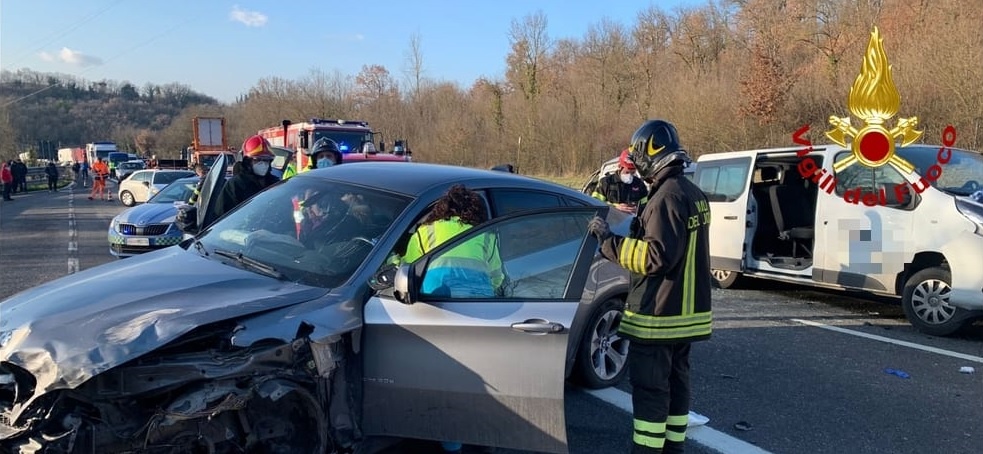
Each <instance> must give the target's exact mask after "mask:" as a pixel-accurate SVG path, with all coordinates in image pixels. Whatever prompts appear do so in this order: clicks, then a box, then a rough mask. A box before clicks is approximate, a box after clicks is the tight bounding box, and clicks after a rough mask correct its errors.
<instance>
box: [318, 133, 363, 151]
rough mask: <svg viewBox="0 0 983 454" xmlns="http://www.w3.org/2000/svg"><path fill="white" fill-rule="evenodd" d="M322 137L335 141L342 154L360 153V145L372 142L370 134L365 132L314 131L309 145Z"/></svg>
mask: <svg viewBox="0 0 983 454" xmlns="http://www.w3.org/2000/svg"><path fill="white" fill-rule="evenodd" d="M322 137H327V138H329V139H331V140H333V141H335V143H337V144H338V148H339V150H341V152H342V153H343V154H344V153H360V152H361V151H362V149H361V148H360V147H361V146H362V143H363V142H371V141H372V134H371V133H367V132H358V131H324V130H318V131H314V140H312V141H311V143H316V142H317V140H318V139H320V138H322Z"/></svg>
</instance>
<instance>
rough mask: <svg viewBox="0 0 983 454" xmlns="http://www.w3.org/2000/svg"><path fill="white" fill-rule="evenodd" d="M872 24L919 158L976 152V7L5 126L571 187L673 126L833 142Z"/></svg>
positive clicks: (580, 44) (414, 52) (880, 12)
mask: <svg viewBox="0 0 983 454" xmlns="http://www.w3.org/2000/svg"><path fill="white" fill-rule="evenodd" d="M874 26H877V27H878V28H879V30H880V34H881V36H882V38H883V44H884V49H885V51H886V52H887V57H888V59H889V62H890V64H891V65H892V67H893V80H894V83H895V84H896V85H897V88H898V91H899V92H900V94H901V108H900V110H899V112H898V117H910V116H917V117H918V120H919V124H920V129H922V130H923V131H925V133H924V135H923V136H922V141H923V142H925V143H939V140H940V139H939V137H940V135H941V132H942V129H943V128H944V127H945V125H947V124H952V125H954V126H955V127H956V130H957V131H958V138H957V146H959V147H963V148H970V149H975V150H979V149H983V131H981V125H983V8H980V4H979V1H978V0H932V1H928V0H725V1H712V2H708V3H707V4H706V5H705V6H702V7H698V8H689V9H681V10H673V11H667V10H663V9H660V8H658V7H651V8H648V9H645V10H642V11H639V13H638V16H637V19H636V20H635V22H634V23H629V24H622V23H614V22H611V21H607V20H599V21H598V22H597V23H596V24H595V25H594V26H593V27H592V28H591V29H590V30H589V31H588V32H587V33H586V34H585V35H584V36H583V37H580V38H579V39H554V38H552V37H551V36H550V35H549V33H548V30H549V18H548V17H546V16H544V15H543V14H541V13H536V14H531V15H529V16H526V17H523V18H517V19H515V20H514V21H513V24H512V26H511V29H510V30H508V31H507V32H508V39H509V41H510V44H511V52H510V53H509V54H508V55H505V56H501V57H495V56H490V58H503V59H504V60H505V62H506V65H507V69H506V71H505V73H504V74H503V75H501V77H500V78H497V79H493V80H478V81H475V82H474V84H472V85H471V86H468V87H460V86H458V85H456V84H453V83H449V82H444V81H442V80H441V79H440V75H439V74H431V73H430V72H429V71H428V69H427V60H426V42H425V40H424V39H423V38H421V37H419V36H417V37H414V38H413V39H411V41H410V43H409V45H408V49H407V51H406V64H405V66H404V67H402V68H385V67H382V66H378V65H366V66H364V67H363V69H362V71H361V72H360V73H358V74H356V75H348V74H341V73H337V72H335V73H326V72H324V71H321V70H318V69H312V70H310V72H309V74H308V75H307V76H306V77H303V78H300V79H297V80H289V79H284V78H277V77H273V78H267V79H262V80H259V81H257V83H256V84H255V85H254V86H253V87H252V88H251V89H250V90H249V93H248V94H246V95H244V96H243V97H242V99H240V100H238V101H237V102H235V103H233V104H231V105H220V104H217V103H214V102H213V100H211V99H210V98H208V97H207V96H204V95H199V94H196V93H193V92H191V91H190V90H187V91H184V92H183V95H177V94H175V93H174V92H166V93H168V95H165V91H164V87H159V88H160V89H161V92H159V96H160V97H157V96H158V94H153V96H154V97H148V96H147V95H148V94H151V93H145V92H146V91H145V90H144V91H140V90H136V88H135V87H131V88H132V89H133V90H129V89H128V90H126V92H127V93H128V95H127V96H128V98H126V99H124V97H123V96H122V91H123V88H122V87H119V88H118V89H117V90H116V91H117V92H119V96H116V97H114V98H111V99H107V98H99V97H94V96H92V95H78V96H80V97H76V98H70V97H68V95H67V94H69V93H73V92H72V91H71V90H70V89H68V90H67V91H65V93H66V95H65V96H64V97H60V98H59V100H58V102H49V103H47V104H52V105H54V106H57V109H54V110H53V112H52V113H47V110H45V109H52V107H51V106H50V105H49V106H48V107H44V108H42V107H41V106H37V105H33V104H31V103H32V101H30V100H24V101H20V102H17V103H15V104H12V105H10V106H8V107H7V113H8V115H9V118H10V119H11V123H12V125H13V127H14V129H15V131H16V134H17V135H18V137H21V138H22V140H21V141H22V142H29V141H30V140H29V138H30V137H33V136H32V134H39V133H41V132H43V131H40V130H38V129H34V130H31V129H30V126H31V125H34V126H35V127H36V126H37V125H36V123H38V121H37V118H43V117H44V116H46V115H58V118H60V119H61V120H60V121H59V122H60V123H61V122H63V124H65V125H68V124H70V123H71V124H73V126H72V128H74V129H73V130H77V131H84V134H87V135H86V137H92V136H93V135H95V136H99V137H107V134H108V137H111V138H117V137H115V136H113V131H117V130H127V131H131V132H132V131H136V132H135V133H134V135H133V137H136V136H137V135H140V131H141V130H146V131H145V132H143V134H142V137H143V138H144V139H145V140H144V144H145V145H148V147H149V148H150V149H153V150H154V151H155V152H156V153H157V154H158V155H162V156H166V155H169V154H176V153H177V152H178V150H179V149H180V148H181V147H184V146H187V144H188V143H189V141H190V138H191V120H190V119H191V117H193V116H194V115H195V114H222V115H225V116H226V117H227V118H228V125H229V127H230V129H231V130H230V133H231V142H232V143H239V142H241V141H242V140H243V139H244V138H245V137H246V136H247V135H248V134H252V133H255V132H256V131H257V130H259V129H262V128H265V127H269V126H275V125H278V124H279V123H280V121H281V120H283V119H290V120H292V121H295V122H296V121H303V120H305V119H308V118H311V117H330V118H352V119H360V120H367V121H368V122H369V123H370V124H371V125H372V126H373V127H374V128H376V129H377V130H381V131H383V132H384V133H385V134H386V139H387V140H389V141H391V140H392V139H393V138H401V137H405V138H407V139H409V143H410V145H411V146H412V149H413V151H414V157H415V158H416V159H418V160H420V161H428V162H444V163H453V164H461V165H469V166H478V167H487V166H491V165H494V164H498V163H503V162H512V163H515V164H517V165H518V167H519V170H520V172H523V173H538V174H547V173H549V174H577V173H586V172H589V171H590V170H592V169H593V168H596V166H597V165H598V163H599V162H600V161H602V160H603V159H606V158H608V157H610V156H614V155H615V154H617V152H618V151H619V150H620V149H622V148H624V147H625V145H626V144H627V141H628V138H629V136H630V135H631V133H632V132H633V131H634V129H635V128H636V127H637V126H638V125H639V124H640V123H641V122H642V121H644V120H645V119H646V118H655V117H660V118H666V119H668V120H670V121H673V122H675V123H676V125H677V127H678V128H679V132H680V136H681V140H682V141H683V144H684V146H685V147H686V148H687V149H688V150H690V151H691V153H692V154H694V155H699V154H702V153H712V152H717V151H725V150H734V149H743V148H763V147H772V146H792V145H793V143H792V140H791V135H792V132H793V131H795V130H797V129H798V128H799V127H801V126H802V125H804V124H809V125H810V126H811V132H810V133H809V135H808V138H809V139H811V140H812V141H813V142H816V143H829V142H828V140H827V139H826V138H825V137H823V135H822V132H823V131H825V130H827V129H829V126H828V124H827V119H828V118H829V116H831V115H837V116H847V115H849V110H848V109H847V94H848V93H849V90H850V86H851V85H852V84H853V81H854V79H855V78H856V77H857V75H858V73H859V72H860V69H861V62H862V59H863V57H864V50H865V48H866V46H867V42H868V40H869V38H870V33H871V31H872V30H873V27H874ZM7 85H8V84H7V83H4V87H3V88H4V93H3V94H4V95H5V96H7V97H8V98H9V97H10V96H9V94H8V93H7ZM169 87H172V88H174V89H175V90H177V89H178V87H180V86H178V85H174V86H169ZM63 91H64V90H63ZM178 91H180V90H178ZM59 93H61V92H59ZM38 96H41V95H38ZM60 96H61V95H60ZM86 96H88V97H86ZM35 99H37V97H35ZM45 99H47V98H45ZM165 99H166V100H167V101H166V103H165V101H164V100H165ZM114 103H115V105H117V107H116V108H114V109H113V110H112V112H113V114H112V115H115V117H113V116H110V117H107V118H105V122H103V123H99V121H100V120H98V119H96V118H94V116H93V115H91V114H89V112H92V111H93V110H96V109H104V110H105V109H110V107H108V106H109V105H114ZM0 105H3V104H2V103H0ZM141 105H143V106H144V107H141ZM163 105H166V106H168V107H166V108H164V107H162V106H163ZM186 106H189V107H186ZM185 107H186V108H185ZM182 108H184V109H183V110H180V109H182ZM141 109H144V110H141ZM155 109H160V110H159V111H157V110H155ZM151 112H156V114H152V113H151ZM0 114H2V112H0ZM28 118H30V119H28ZM124 118H125V119H126V120H125V122H124V121H123V120H122V119H124ZM137 118H139V120H135V119H137ZM168 120H170V121H168ZM72 122H74V123H72ZM47 123H48V124H49V125H50V124H51V122H47ZM3 124H4V122H3V117H0V128H2V127H3ZM121 124H122V126H121ZM22 128H26V129H22ZM28 131H32V132H28ZM99 131H105V132H104V133H103V134H98V132H99ZM0 133H2V131H0ZM79 134H82V133H81V132H80V133H79ZM120 134H122V133H120ZM520 138H521V142H520ZM117 139H118V138H117ZM35 140H36V139H35Z"/></svg>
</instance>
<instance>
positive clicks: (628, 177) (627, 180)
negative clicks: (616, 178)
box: [621, 173, 635, 184]
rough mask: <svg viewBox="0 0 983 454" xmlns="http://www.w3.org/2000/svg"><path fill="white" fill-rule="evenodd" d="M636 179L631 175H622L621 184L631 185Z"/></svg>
mask: <svg viewBox="0 0 983 454" xmlns="http://www.w3.org/2000/svg"><path fill="white" fill-rule="evenodd" d="M634 179H635V177H634V176H633V175H632V174H630V173H623V174H621V182H622V183H624V184H631V182H632V180H634Z"/></svg>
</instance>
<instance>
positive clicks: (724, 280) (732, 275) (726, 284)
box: [710, 269, 741, 288]
mask: <svg viewBox="0 0 983 454" xmlns="http://www.w3.org/2000/svg"><path fill="white" fill-rule="evenodd" d="M710 275H711V276H712V277H713V282H714V283H715V284H717V287H720V288H736V287H737V286H738V283H739V281H740V279H741V273H740V272H737V271H730V270H718V269H711V270H710Z"/></svg>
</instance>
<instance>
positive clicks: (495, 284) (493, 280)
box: [402, 184, 505, 452]
mask: <svg viewBox="0 0 983 454" xmlns="http://www.w3.org/2000/svg"><path fill="white" fill-rule="evenodd" d="M486 220H487V216H486V213H485V204H484V202H483V201H482V199H481V196H480V195H478V193H477V192H474V191H472V190H469V189H467V188H466V187H465V186H464V185H461V184H458V185H454V186H451V188H450V189H448V190H447V193H446V194H444V196H443V197H441V198H440V200H438V201H437V203H436V205H435V206H434V208H433V210H432V211H431V212H430V215H429V216H428V217H427V219H426V221H425V222H424V224H423V225H421V226H419V227H418V228H417V230H416V233H414V234H413V236H412V237H411V238H410V241H409V244H407V245H406V254H405V255H403V257H402V262H403V263H411V262H413V261H415V260H416V259H418V258H420V257H421V256H423V255H424V254H426V253H427V252H430V251H431V250H433V249H434V248H436V247H437V246H439V245H441V244H443V243H444V242H446V241H447V240H450V239H451V238H454V237H455V236H457V235H459V234H461V233H464V232H466V231H468V230H469V229H471V228H472V227H474V226H476V225H478V224H481V223H483V222H485V221H486ZM502 270H503V268H502V259H501V257H500V256H499V252H498V240H497V236H495V235H478V236H476V237H474V238H471V239H470V240H468V241H466V242H464V243H462V244H459V245H457V246H455V247H454V248H452V249H451V250H449V251H446V252H444V253H443V254H441V255H440V257H438V258H437V259H436V260H434V262H432V263H431V264H430V267H429V270H428V271H427V277H426V278H425V279H424V281H423V286H422V292H423V293H424V294H429V295H433V296H446V297H451V296H453V297H465V298H467V297H470V298H476V297H477V298H481V297H494V296H495V295H497V294H499V292H501V289H502V284H503V283H504V282H505V274H504V273H503V271H502ZM441 446H442V447H443V449H444V452H461V450H462V449H463V446H462V444H461V443H458V442H449V441H446V442H443V443H442V444H441Z"/></svg>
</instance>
